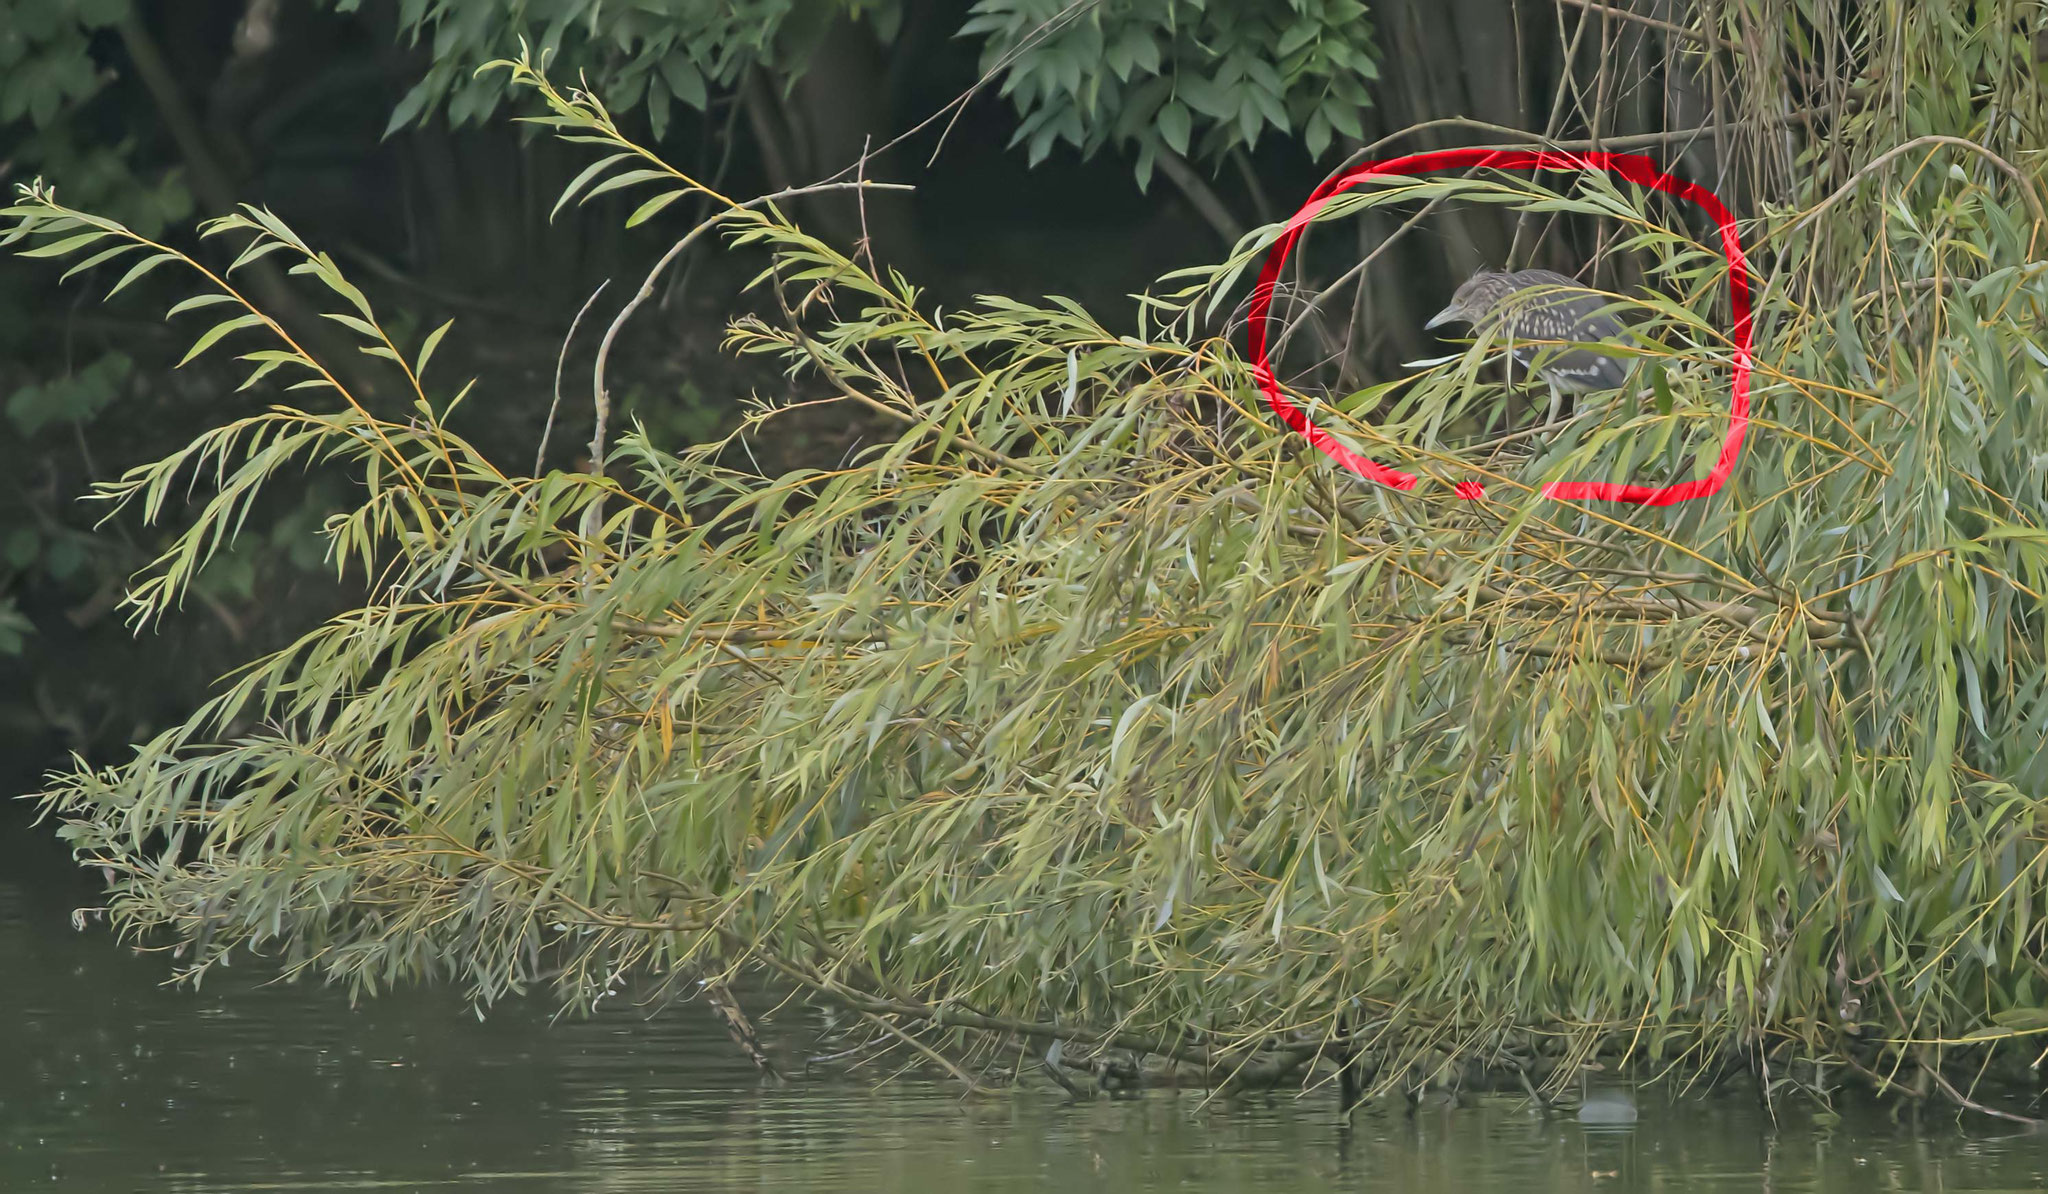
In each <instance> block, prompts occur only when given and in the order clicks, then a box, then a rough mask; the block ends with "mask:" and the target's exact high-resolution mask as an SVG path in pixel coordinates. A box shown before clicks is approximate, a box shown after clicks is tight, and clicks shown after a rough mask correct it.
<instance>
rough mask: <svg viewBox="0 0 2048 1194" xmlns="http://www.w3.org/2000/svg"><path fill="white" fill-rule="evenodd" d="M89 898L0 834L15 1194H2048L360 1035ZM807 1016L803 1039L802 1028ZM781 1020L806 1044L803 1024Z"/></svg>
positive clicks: (1767, 1134)
mask: <svg viewBox="0 0 2048 1194" xmlns="http://www.w3.org/2000/svg"><path fill="white" fill-rule="evenodd" d="M91 896H92V893H91V890H90V888H89V887H87V886H86V885H85V884H84V883H83V882H82V881H81V879H80V878H79V877H78V876H77V875H76V874H75V873H74V872H73V871H72V870H71V869H70V868H69V867H68V866H67V865H65V864H64V861H63V858H62V856H61V854H59V853H58V852H57V851H55V850H53V849H52V848H51V847H50V845H49V843H48V842H47V840H46V838H45V837H44V835H42V834H41V832H40V831H31V830H29V829H27V828H25V827H23V826H21V825H20V824H19V822H18V821H17V820H15V819H12V818H11V817H10V818H5V819H0V1025H4V1028H0V1191H10V1192H11V1191H16V1190H24V1189H35V1188H57V1189H77V1190H91V1191H143V1190H147V1191H200V1190H205V1191H220V1190H371V1189H384V1190H434V1189H442V1188H457V1189H470V1190H507V1191H519V1192H524V1191H536V1192H537V1191H549V1192H552V1191H563V1192H567V1191H626V1190H649V1191H670V1190H678V1191H692V1192H697V1191H706V1192H713V1194H717V1192H723V1191H738V1190H748V1191H761V1190H781V1189H816V1190H835V1191H862V1192H867V1191H874V1192H895V1191H903V1192H910V1191H919V1192H922V1191H950V1190H958V1189H968V1188H971V1189H973V1190H977V1191H983V1190H986V1191H1011V1190H1015V1191H1024V1190H1044V1189H1047V1188H1060V1189H1063V1190H1066V1191H1080V1190H1117V1191H1126V1190H1164V1189H1175V1190H1191V1191H1217V1192H1220V1191H1254V1190H1255V1191H1259V1192H1261V1194H1276V1192H1285V1191H1296V1190H1325V1189H1343V1190H1364V1191H1401V1192H1415V1194H1437V1192H1453V1191H1455V1192H1460V1194H1463V1192H1466V1191H1495V1190H1508V1191H1514V1192H1515V1194H1525V1192H1531V1191H1541V1190H1603V1191H1605V1190H1680V1189H1683V1190H1727V1191H1736V1190H1742V1191H1752V1190H1758V1189H1770V1190H1775V1191H1843V1192H1855V1194H1862V1192H1865V1191H1878V1190H1895V1189H1896V1190H1939V1191H1990V1190H2018V1189H2035V1188H2040V1187H2041V1186H2042V1185H2043V1175H2044V1174H2048V1139H2042V1138H2030V1137H2020V1138H2003V1139H2001V1138H1998V1137H1997V1134H1996V1132H1995V1131H1994V1130H1986V1129H1984V1127H1983V1125H1978V1124H1971V1125H1966V1127H1968V1128H1970V1129H1972V1130H1971V1131H1964V1130H1959V1129H1958V1128H1957V1127H1956V1126H1955V1125H1954V1124H1953V1123H1952V1121H1951V1120H1950V1119H1948V1117H1946V1116H1943V1117H1940V1119H1939V1122H1930V1124H1929V1125H1928V1126H1927V1127H1926V1128H1925V1130H1924V1132H1923V1133H1922V1134H1919V1135H1913V1134H1911V1133H1909V1132H1908V1131H1907V1130H1906V1129H1905V1128H1902V1127H1900V1126H1897V1125H1895V1124H1893V1123H1892V1122H1890V1121H1889V1120H1888V1119H1886V1118H1885V1117H1883V1116H1882V1115H1868V1116H1861V1117H1852V1118H1851V1119H1850V1120H1848V1121H1846V1122H1844V1123H1842V1124H1839V1125H1836V1126H1835V1127H1833V1128H1831V1129H1820V1128H1816V1127H1815V1126H1813V1124H1812V1123H1811V1121H1810V1120H1809V1119H1808V1118H1806V1116H1805V1115H1804V1114H1803V1113H1802V1112H1799V1111H1796V1110H1794V1111H1788V1112H1783V1113H1782V1114H1783V1116H1784V1118H1783V1122H1782V1123H1780V1124H1779V1125H1777V1127H1776V1128H1775V1129H1774V1128H1773V1127H1772V1125H1771V1123H1770V1120H1769V1118H1768V1117H1767V1116H1766V1115H1764V1114H1763V1113H1762V1112H1761V1111H1760V1110H1759V1109H1758V1108H1757V1107H1756V1106H1755V1104H1754V1102H1753V1101H1752V1100H1750V1099H1748V1098H1742V1097H1726V1098H1720V1099H1715V1100H1710V1101H1704V1102H1702V1101H1689V1102H1686V1103H1683V1104H1681V1105H1677V1106H1671V1105H1665V1104H1661V1103H1659V1102H1656V1101H1655V1100H1648V1099H1646V1100H1645V1102H1644V1106H1643V1108H1642V1116H1641V1119H1640V1121H1639V1122H1637V1123H1636V1124H1633V1125H1629V1126H1626V1127H1592V1126H1586V1125H1581V1124H1579V1123H1577V1122H1574V1121H1573V1120H1572V1119H1571V1118H1570V1117H1568V1116H1560V1117H1555V1118H1551V1119H1544V1118H1541V1117H1538V1116H1536V1115H1534V1114H1532V1113H1531V1112H1530V1111H1529V1110H1528V1109H1527V1108H1526V1107H1525V1106H1524V1105H1523V1104H1522V1103H1521V1102H1520V1101H1519V1100H1515V1099H1506V1098H1499V1099H1488V1100H1484V1101H1482V1102H1481V1103H1480V1104H1479V1105H1478V1106H1475V1107H1468V1108H1464V1109H1459V1110H1431V1109H1425V1110H1423V1111H1422V1112H1420V1113H1419V1114H1417V1115H1416V1116H1415V1117H1413V1118H1412V1119H1411V1118H1409V1117H1407V1116H1405V1115H1403V1114H1401V1113H1400V1112H1399V1110H1398V1109H1396V1110H1392V1111H1386V1112H1373V1113H1361V1114H1360V1116H1359V1117H1358V1120H1357V1122H1356V1124H1355V1125H1354V1126H1353V1127H1352V1128H1351V1129H1349V1130H1348V1131H1345V1130H1340V1129H1339V1127H1338V1126H1337V1124H1336V1123H1335V1116H1334V1103H1335V1099H1334V1096H1333V1095H1332V1094H1331V1093H1329V1092H1327V1091H1325V1092H1318V1093H1317V1094H1315V1095H1311V1096H1309V1097H1308V1098H1306V1099H1294V1098H1289V1097H1282V1098H1276V1099H1273V1100H1271V1101H1255V1102H1251V1103H1243V1104H1235V1105H1218V1104H1206V1105H1205V1104H1204V1103H1203V1101H1202V1099H1201V1098H1200V1097H1199V1096H1197V1095H1192V1094H1180V1095H1176V1094H1172V1093H1166V1092H1154V1093H1149V1094H1146V1095H1144V1096H1142V1097H1139V1098H1135V1099H1129V1100H1123V1101H1115V1102H1108V1101H1105V1102H1097V1103H1093V1104H1085V1105H1067V1104H1064V1103H1063V1102H1061V1101H1060V1099H1059V1097H1058V1096H1057V1095H1056V1094H1053V1093H1049V1092H1039V1091H1030V1092H1023V1093H1019V1094H1016V1095H1013V1096H1007V1097H999V1098H994V1099H981V1100H971V1101H963V1100H961V1099H960V1098H959V1097H958V1096H957V1094H956V1093H955V1092H954V1091H953V1090H952V1089H949V1088H948V1087H945V1086H943V1085H939V1084H936V1083H926V1082H920V1081H915V1080H905V1081H901V1082H898V1083H894V1084H890V1085H887V1086H882V1087H878V1086H877V1085H876V1084H875V1079H874V1077H872V1076H870V1077H854V1078H836V1079H833V1080H831V1081H829V1082H825V1083H812V1084H808V1085H800V1086H795V1087H788V1088H781V1089H777V1088H774V1087H767V1086H763V1085H761V1084H760V1083H759V1082H758V1081H757V1080H756V1078H755V1075H754V1072H753V1069H752V1067H751V1066H749V1065H748V1064H747V1063H746V1062H745V1061H743V1060H741V1059H739V1058H737V1057H736V1056H735V1055H734V1053H733V1051H732V1049H731V1048H730V1047H729V1046H728V1045H727V1043H726V1042H725V1040H724V1038H723V1037H722V1036H721V1035H720V1034H719V1032H718V1030H717V1029H716V1027H715V1026H714V1025H713V1024H712V1023H711V1021H710V1019H709V1017H708V1015H707V1014H706V1013H705V1012H704V1011H703V1010H702V1009H701V1008H700V1007H698V1006H696V1005H686V1006H681V1007H676V1008H671V1009H670V1010H669V1011H668V1012H667V1013H666V1014H664V1015H662V1016H660V1017H657V1018H654V1019H652V1020H649V1019H647V1018H645V1016H644V1015H643V1014H641V1013H639V1012H636V1010H635V1009H633V1008H632V1007H630V1006H628V1007H621V1008H619V1009H616V1010H612V1011H609V1012H607V1013H606V1014H604V1015H601V1016H598V1017H596V1018H595V1019H587V1020H562V1021H559V1022H554V1023H550V1017H549V1012H550V1011H552V1007H551V1006H543V1005H523V1006H522V1005H514V1006H509V1007H504V1008H501V1009H499V1010H498V1011H497V1012H495V1013H494V1014H493V1015H492V1016H491V1017H490V1019H488V1020H487V1021H484V1022H478V1020H477V1019H476V1018H475V1017H474V1016H473V1015H472V1014H470V1013H469V1012H468V1011H467V1010H466V1009H465V1008H464V1006H463V1005H462V1003H461V1001H460V1000H459V999H456V998H454V997H453V996H451V995H449V994H447V993H443V992H432V991H428V992H419V991H414V992H405V993H401V994H399V995H396V996H386V997H383V998H379V999H374V1000H369V1001H366V1002H365V1003H364V1004H363V1005H361V1006H360V1007H357V1008H350V1007H349V1006H348V1001H347V999H346V998H345V997H343V996H342V995H341V994H340V993H338V992H335V991H332V990H326V989H321V988H312V987H307V986H304V985H300V986H265V985H262V984H261V983H260V981H259V976H257V975H254V974H249V973H244V972H242V971H230V972H227V973H225V974H223V975H222V976H221V978H222V980H223V981H220V982H214V981H211V980H209V982H208V983H207V985H206V987H205V988H204V989H203V990H200V991H197V992H194V991H190V990H184V989H167V988H164V987H162V986H160V985H159V983H160V980H161V979H162V977H163V975H164V973H165V964H164V962H163V960H162V959H158V958H138V957H135V956H132V955H130V954H129V953H128V952H127V951H125V950H123V949H121V948H119V947H118V946H117V945H116V944H115V943H114V942H113V941H112V940H111V938H110V936H109V935H108V934H107V933H106V932H105V931H104V930H98V929H96V930H93V931H90V932H86V933H78V932H74V931H73V930H72V929H71V928H70V925H69V915H70V911H71V909H72V908H73V907H75V906H76V905H78V904H80V903H84V902H87V901H89V900H90V899H91ZM792 1015H798V1014H797V1013H792ZM804 1027H806V1025H804V1024H803V1023H801V1021H800V1016H799V1021H798V1022H797V1023H794V1024H791V1023H790V1022H789V1021H788V1020H785V1023H784V1028H785V1029H786V1030H787V1029H790V1028H795V1029H802V1028H804Z"/></svg>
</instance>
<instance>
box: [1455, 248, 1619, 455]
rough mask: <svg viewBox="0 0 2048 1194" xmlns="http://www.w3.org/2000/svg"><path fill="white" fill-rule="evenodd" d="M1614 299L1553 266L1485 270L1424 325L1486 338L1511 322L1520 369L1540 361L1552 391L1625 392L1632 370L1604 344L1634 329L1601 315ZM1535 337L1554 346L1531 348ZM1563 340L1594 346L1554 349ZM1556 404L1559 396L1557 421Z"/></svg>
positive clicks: (1539, 368) (1540, 371)
mask: <svg viewBox="0 0 2048 1194" xmlns="http://www.w3.org/2000/svg"><path fill="white" fill-rule="evenodd" d="M1610 301H1611V300H1609V299H1607V298H1605V297H1603V296H1601V295H1598V294H1595V293H1593V292H1592V291H1590V290H1587V289H1586V288H1585V287H1584V286H1581V285H1580V284H1579V283H1577V282H1575V281H1573V280H1572V279H1570V278H1567V277H1565V276H1564V275H1563V274H1559V273H1552V272H1551V271H1550V270H1547V269H1524V270H1515V271H1513V272H1503V271H1498V270H1486V269H1482V270H1480V271H1479V272H1478V273H1476V274H1473V275H1472V276H1471V277H1470V278H1469V279H1467V280H1466V282H1465V284H1464V285H1462V286H1460V287H1458V292H1457V293H1456V294H1454V295H1452V296H1451V305H1450V306H1448V307H1445V308H1444V309H1443V310H1441V311H1439V312H1437V313H1436V315H1435V316H1434V317H1433V318H1431V319H1430V321H1429V322H1428V323H1426V324H1423V325H1422V326H1423V327H1424V328H1436V327H1441V326H1442V325H1444V324H1447V323H1469V324H1471V325H1472V327H1473V330H1474V331H1475V332H1480V333H1484V332H1488V331H1492V330H1494V328H1496V327H1497V326H1498V325H1499V324H1500V323H1501V322H1502V321H1503V320H1505V321H1506V325H1507V329H1506V330H1507V332H1508V334H1509V336H1510V337H1511V338H1512V340H1513V342H1514V347H1513V350H1512V351H1513V355H1514V359H1515V363H1516V364H1518V365H1522V366H1524V367H1527V366H1528V364H1529V363H1530V362H1531V361H1533V360H1536V359H1537V358H1538V357H1539V356H1541V357H1542V360H1541V362H1540V363H1538V364H1537V366H1536V373H1537V375H1538V376H1540V377H1541V378H1543V380H1544V381H1546V382H1549V383H1550V385H1551V387H1552V389H1553V391H1557V390H1561V391H1564V392H1565V393H1568V394H1588V393H1593V392H1595V391H1598V390H1616V389H1620V388H1621V387H1622V386H1623V385H1625V384H1627V382H1628V369H1627V368H1626V367H1625V366H1624V365H1623V364H1622V363H1621V361H1620V360H1619V359H1617V358H1616V357H1614V356H1612V355H1609V354H1608V353H1606V352H1603V351H1601V350H1600V348H1599V347H1598V344H1599V342H1601V341H1613V340H1620V339H1621V338H1622V337H1623V335H1624V334H1625V333H1626V332H1627V328H1626V327H1625V326H1624V325H1623V324H1622V322H1621V321H1620V320H1618V319H1616V318H1615V317H1614V316H1612V315H1610V314H1607V313H1605V312H1603V311H1602V310H1601V308H1603V307H1605V306H1607V305H1608V304H1609V302H1610ZM1532 340H1533V341H1550V342H1552V343H1550V344H1542V343H1537V344H1530V343H1526V342H1527V341H1532ZM1557 342H1562V343H1564V344H1566V345H1587V346H1588V347H1584V348H1578V347H1563V348H1560V347H1556V346H1555V345H1556V343H1557ZM1557 406H1558V402H1557V395H1556V394H1555V393H1553V394H1552V396H1551V404H1550V410H1551V418H1552V419H1553V420H1554V419H1555V418H1556V417H1557Z"/></svg>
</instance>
